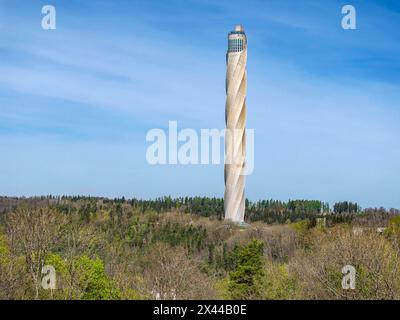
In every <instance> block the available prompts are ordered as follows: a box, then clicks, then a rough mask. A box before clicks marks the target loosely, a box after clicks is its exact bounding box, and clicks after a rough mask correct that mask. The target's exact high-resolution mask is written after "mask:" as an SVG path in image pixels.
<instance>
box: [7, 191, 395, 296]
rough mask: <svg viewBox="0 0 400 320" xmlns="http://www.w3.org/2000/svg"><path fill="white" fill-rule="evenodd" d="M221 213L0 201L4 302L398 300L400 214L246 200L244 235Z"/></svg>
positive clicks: (346, 205)
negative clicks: (50, 280) (350, 269)
mask: <svg viewBox="0 0 400 320" xmlns="http://www.w3.org/2000/svg"><path fill="white" fill-rule="evenodd" d="M223 210H224V203H223V199H218V198H201V197H194V198H190V197H186V198H176V199H174V198H171V197H163V198H159V199H154V200H140V199H125V198H120V199H108V198H100V197H86V196H74V197H72V196H51V195H49V196H42V197H33V198H14V197H0V299H60V300H67V299H77V300H80V299H82V300H98V299H105V300H110V299H124V300H136V299H160V300H162V299H241V300H249V299H263V300H264V299H279V300H282V299H285V300H286V299H290V300H292V299H399V298H400V257H399V254H400V246H399V244H400V211H399V210H397V209H385V208H365V209H362V208H361V207H360V206H359V205H358V204H357V203H352V202H348V201H344V202H339V203H335V204H334V205H333V206H332V207H331V206H330V205H329V204H328V203H325V202H321V201H318V200H288V201H287V202H283V201H276V200H263V201H257V202H251V201H246V219H247V220H246V222H247V223H248V224H249V226H248V227H247V228H243V227H239V226H237V225H235V224H232V223H229V222H227V221H224V220H223ZM346 265H351V266H354V268H355V270H356V282H355V288H354V289H351V290H345V289H343V287H342V279H343V274H342V268H343V267H344V266H346ZM45 266H47V267H48V266H51V267H52V268H54V270H55V284H54V287H51V288H49V287H48V286H46V284H44V280H43V279H44V277H45V276H46V274H45V273H43V270H44V267H45Z"/></svg>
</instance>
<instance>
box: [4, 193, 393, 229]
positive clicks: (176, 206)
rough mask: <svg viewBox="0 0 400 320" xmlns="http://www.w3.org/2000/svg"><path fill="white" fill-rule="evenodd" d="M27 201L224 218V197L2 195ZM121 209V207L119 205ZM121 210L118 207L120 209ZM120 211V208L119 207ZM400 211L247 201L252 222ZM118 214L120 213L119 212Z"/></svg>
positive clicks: (379, 216)
mask: <svg viewBox="0 0 400 320" xmlns="http://www.w3.org/2000/svg"><path fill="white" fill-rule="evenodd" d="M24 203H25V204H27V205H29V206H33V207H40V206H48V205H56V206H57V207H58V208H59V209H60V210H63V211H68V210H70V208H71V205H72V204H74V203H84V205H82V207H81V208H80V210H81V213H82V215H86V216H88V215H90V212H95V211H96V210H97V209H98V208H101V206H102V205H103V206H104V205H119V206H121V205H125V206H126V205H128V206H131V208H132V209H134V210H138V211H141V212H146V211H149V210H153V211H155V212H157V213H162V212H169V211H175V212H182V213H190V214H194V215H198V216H202V217H214V218H217V219H220V220H221V219H223V216H224V200H223V199H220V198H207V197H182V198H171V197H161V198H156V199H154V200H141V199H125V198H115V199H107V198H98V197H86V196H72V197H70V196H57V197H56V196H51V195H50V196H43V197H34V198H7V197H0V212H5V211H6V210H13V209H15V208H16V207H17V206H18V205H21V204H24ZM117 208H118V206H117ZM116 210H117V209H116ZM117 211H118V210H117ZM399 213H400V210H397V209H389V210H386V209H385V208H379V209H378V208H366V209H364V210H362V209H361V207H360V206H359V205H358V204H357V203H353V202H348V201H344V202H337V203H335V204H334V205H333V208H330V206H329V204H328V203H325V202H321V201H318V200H289V201H287V202H284V201H277V200H260V201H257V202H252V201H249V200H246V219H247V220H248V221H249V222H255V221H263V222H266V223H269V224H274V223H276V224H282V223H287V222H296V221H300V220H304V219H309V220H315V219H317V218H319V217H321V216H325V217H326V219H327V220H328V223H331V224H334V223H341V222H349V221H352V220H354V219H358V220H360V219H361V220H362V217H363V216H365V214H368V215H370V214H373V215H374V216H375V218H376V219H375V221H376V222H378V220H382V221H383V222H385V221H387V220H388V219H389V218H390V217H391V216H393V215H396V214H399ZM116 214H118V212H116Z"/></svg>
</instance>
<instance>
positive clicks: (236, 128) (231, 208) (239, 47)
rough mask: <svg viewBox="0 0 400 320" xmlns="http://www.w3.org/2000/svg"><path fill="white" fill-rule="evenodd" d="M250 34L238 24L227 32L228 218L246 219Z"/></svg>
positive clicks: (226, 153) (226, 206)
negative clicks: (248, 35)
mask: <svg viewBox="0 0 400 320" xmlns="http://www.w3.org/2000/svg"><path fill="white" fill-rule="evenodd" d="M246 63H247V38H246V34H245V33H244V29H243V26H241V25H237V26H236V27H235V31H232V32H230V33H229V35H228V52H227V54H226V64H227V70H226V105H225V122H226V135H225V196H224V202H225V219H227V220H231V221H234V222H238V223H241V222H243V221H244V211H245V200H246V197H245V194H244V184H245V175H244V166H245V156H246V132H245V123H246V91H247V74H246Z"/></svg>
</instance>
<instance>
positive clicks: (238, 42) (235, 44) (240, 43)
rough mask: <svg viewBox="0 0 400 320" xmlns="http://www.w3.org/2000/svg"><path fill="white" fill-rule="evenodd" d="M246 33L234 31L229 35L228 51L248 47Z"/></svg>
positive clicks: (241, 49) (236, 50)
mask: <svg viewBox="0 0 400 320" xmlns="http://www.w3.org/2000/svg"><path fill="white" fill-rule="evenodd" d="M246 41H247V40H246V35H245V33H244V32H243V31H232V32H230V33H229V35H228V53H230V52H240V51H243V50H244V49H245V48H246V44H247V43H246Z"/></svg>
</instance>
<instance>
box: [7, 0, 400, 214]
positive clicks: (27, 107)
mask: <svg viewBox="0 0 400 320" xmlns="http://www.w3.org/2000/svg"><path fill="white" fill-rule="evenodd" d="M45 4H52V5H54V6H55V7H56V10H57V29H56V30H53V31H44V30H42V29H41V19H42V17H43V15H42V14H41V8H42V6H43V5H45ZM345 4H352V5H353V6H355V8H356V10H357V30H343V29H342V28H341V19H342V14H341V8H342V6H343V5H345ZM237 23H242V24H243V25H244V27H245V30H246V33H247V36H248V39H249V49H248V50H249V51H248V99H247V104H248V119H247V126H248V128H253V129H254V130H255V171H254V173H253V175H251V176H249V177H248V178H247V186H246V193H247V196H248V198H250V199H252V200H257V199H265V198H274V199H281V200H287V199H298V198H306V199H320V200H324V201H329V202H330V203H331V204H333V203H334V202H335V201H339V200H352V201H358V202H359V203H360V204H361V205H362V206H363V207H367V206H385V207H398V208H400V196H399V195H400V184H399V181H400V139H399V137H400V128H399V121H400V58H399V57H400V2H399V1H395V0H394V1H388V0H369V1H367V0H363V1H350V2H345V1H338V0H331V1H330V0H325V1H319V0H312V1H311V0H309V1H289V0H286V1H282V0H281V1H224V0H222V1H221V0H219V1H216V0H214V1H209V0H205V1H204V0H203V1H194V0H181V1H167V0H163V1H155V0H148V1H122V0H115V1H105V0H97V1H77V0H68V1H67V0H58V1H54V0H52V1H47V2H43V1H36V0H30V1H23V0H0V194H2V195H9V196H11V195H25V196H29V195H42V194H85V195H89V194H90V195H99V196H109V197H120V196H125V197H140V198H152V197H157V196H162V195H171V196H194V195H199V196H217V197H222V196H223V190H224V181H223V166H216V165H214V166H212V165H198V166H171V165H167V166H150V165H149V164H148V163H147V162H146V158H145V155H146V148H147V147H148V145H149V144H148V143H146V140H145V137H146V133H147V131H148V130H149V129H152V128H158V127H159V128H166V127H167V125H168V121H169V120H176V121H178V126H179V128H180V129H183V128H194V129H196V130H200V129H201V128H220V129H222V128H223V127H224V111H225V109H224V108H225V92H224V90H225V89H224V85H225V68H226V66H225V51H226V45H227V41H226V35H227V33H228V32H229V31H230V30H231V29H232V28H233V27H234V25H235V24H237Z"/></svg>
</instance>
